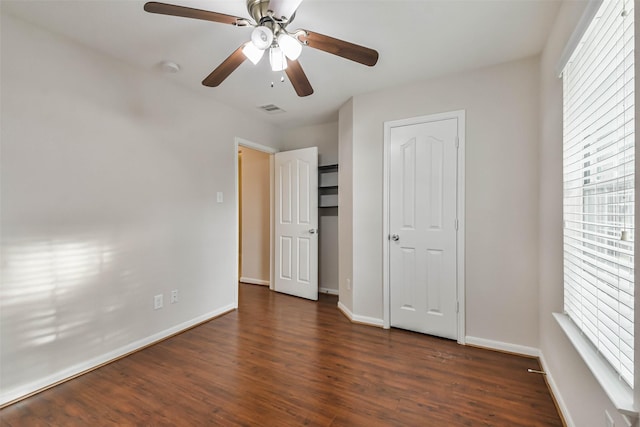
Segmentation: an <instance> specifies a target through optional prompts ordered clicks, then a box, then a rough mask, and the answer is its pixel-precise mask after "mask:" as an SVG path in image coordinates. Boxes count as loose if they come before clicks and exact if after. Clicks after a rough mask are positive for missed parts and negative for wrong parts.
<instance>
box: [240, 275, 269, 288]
mask: <svg viewBox="0 0 640 427" xmlns="http://www.w3.org/2000/svg"><path fill="white" fill-rule="evenodd" d="M240 282H242V283H248V284H250V285H262V286H269V281H268V280H262V279H253V278H251V277H243V276H240Z"/></svg>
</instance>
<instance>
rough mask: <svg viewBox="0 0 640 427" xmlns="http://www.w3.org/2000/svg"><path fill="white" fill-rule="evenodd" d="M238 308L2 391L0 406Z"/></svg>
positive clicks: (230, 307) (217, 312) (231, 307)
mask: <svg viewBox="0 0 640 427" xmlns="http://www.w3.org/2000/svg"><path fill="white" fill-rule="evenodd" d="M237 308H238V306H237V305H236V304H230V305H227V306H225V307H222V308H219V309H217V310H214V311H212V312H209V313H206V314H203V315H202V316H198V317H196V318H194V319H191V320H188V321H186V322H183V323H181V324H179V325H176V326H173V327H171V328H169V329H165V330H164V331H161V332H158V333H155V334H153V335H150V336H148V337H146V338H142V339H139V340H137V341H134V342H132V343H130V344H127V345H125V346H122V347H120V348H118V349H116V350H113V351H110V352H108V353H105V354H102V355H100V356H96V357H94V358H92V359H89V360H87V361H85V362H82V363H78V364H76V365H74V366H71V367H69V368H66V369H63V370H61V371H58V372H56V373H54V374H51V375H48V376H46V377H44V378H41V379H38V380H36V381H33V382H31V383H29V384H25V385H22V386H20V387H17V388H13V389H11V390H3V391H2V393H0V406H2V405H5V404H7V403H9V402H12V401H14V400H18V399H21V398H23V397H25V396H28V395H29V394H33V393H35V392H37V391H39V390H43V389H46V388H48V387H51V386H52V385H55V384H57V383H60V382H63V381H67V380H70V379H72V378H74V377H77V376H79V375H82V374H84V373H86V372H89V371H91V370H93V369H95V368H97V367H100V366H102V365H105V364H107V363H111V362H113V361H116V360H118V359H120V358H122V357H123V356H126V355H128V354H129V353H133V352H135V351H137V350H140V349H141V348H144V347H148V346H150V345H152V344H155V343H157V342H160V341H162V340H164V339H165V338H167V337H169V336H171V335H175V334H177V333H179V332H182V331H184V330H186V329H189V328H191V327H193V326H195V325H197V324H199V323H203V322H206V321H208V320H211V319H214V318H216V317H219V316H221V315H223V314H226V313H228V312H230V311H233V310H235V309H237Z"/></svg>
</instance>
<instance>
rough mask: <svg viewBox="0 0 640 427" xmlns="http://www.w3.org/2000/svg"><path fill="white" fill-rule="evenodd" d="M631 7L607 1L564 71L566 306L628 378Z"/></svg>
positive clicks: (632, 140)
mask: <svg viewBox="0 0 640 427" xmlns="http://www.w3.org/2000/svg"><path fill="white" fill-rule="evenodd" d="M633 7H634V2H633V1H632V0H610V1H608V0H605V1H603V2H602V4H601V5H600V7H599V9H598V10H597V12H596V14H595V16H594V18H593V19H592V21H591V23H590V24H589V26H588V27H587V29H586V31H585V32H584V34H583V35H582V38H581V39H580V41H579V42H578V44H577V47H576V48H575V50H574V52H573V53H572V55H571V57H570V59H569V61H568V62H567V64H566V66H565V68H564V69H563V71H562V79H563V86H564V95H563V97H564V107H563V109H564V118H563V175H564V310H565V312H566V313H567V314H568V316H569V317H570V318H571V320H573V322H574V323H575V324H576V325H577V326H578V328H579V329H580V330H581V333H582V334H583V335H584V336H586V337H587V338H588V339H589V340H590V341H591V343H592V344H593V345H594V346H595V348H596V349H597V351H598V353H600V355H601V356H602V357H604V358H605V359H606V360H607V361H608V362H609V363H610V364H611V366H612V367H613V368H614V369H615V370H616V372H617V373H618V374H619V375H620V377H621V378H622V379H623V380H624V381H625V382H626V383H627V384H628V385H629V386H631V387H633V375H634V373H633V369H634V368H633V367H634V360H633V352H634V335H633V328H634V326H633V319H634V313H633V311H634V243H633V242H634V239H635V228H634V203H635V187H634V175H635V167H634V164H635V132H634V108H635V105H634V96H635V95H634V22H633V14H634V12H633Z"/></svg>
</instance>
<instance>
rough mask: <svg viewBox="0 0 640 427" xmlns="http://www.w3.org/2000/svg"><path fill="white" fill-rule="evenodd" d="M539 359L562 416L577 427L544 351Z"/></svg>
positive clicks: (570, 425) (571, 425)
mask: <svg viewBox="0 0 640 427" xmlns="http://www.w3.org/2000/svg"><path fill="white" fill-rule="evenodd" d="M539 359H540V365H541V366H542V370H543V371H544V372H545V373H546V374H547V375H546V377H547V384H549V388H551V394H552V395H553V397H554V398H555V400H556V403H557V404H558V409H560V412H561V413H562V417H563V418H564V421H565V422H566V423H567V427H575V425H576V424H575V423H574V422H573V418H571V412H569V408H568V407H567V404H566V403H565V402H564V399H563V398H562V394H561V393H560V388H559V387H558V386H557V385H556V382H555V380H554V379H553V376H552V375H551V371H550V370H549V365H548V364H547V360H546V359H545V358H544V354H543V353H542V351H540V355H539Z"/></svg>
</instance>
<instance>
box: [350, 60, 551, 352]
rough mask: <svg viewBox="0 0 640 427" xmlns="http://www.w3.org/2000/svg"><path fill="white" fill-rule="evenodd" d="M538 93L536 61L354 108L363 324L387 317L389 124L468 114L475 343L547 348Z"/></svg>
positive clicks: (470, 321) (356, 260)
mask: <svg viewBox="0 0 640 427" xmlns="http://www.w3.org/2000/svg"><path fill="white" fill-rule="evenodd" d="M538 83H539V81H538V58H529V59H524V60H520V61H515V62H509V63H506V64H501V65H496V66H493V67H488V68H483V69H479V70H474V71H469V72H466V73H461V74H457V75H452V76H447V77H443V78H440V79H434V80H428V81H424V82H421V83H417V84H414V85H409V86H404V87H399V88H394V89H391V90H385V91H380V92H376V93H371V94H366V95H359V96H356V97H354V98H353V153H352V156H353V158H352V160H353V169H352V173H353V312H354V314H355V315H358V316H362V317H364V318H370V319H380V320H381V319H382V317H383V307H382V262H383V260H382V211H383V206H382V176H383V168H382V165H383V124H384V122H385V121H389V120H397V119H403V118H408V117H415V116H421V115H427V114H433V113H441V112H446V111H454V110H466V162H467V163H466V172H465V173H466V183H465V185H466V200H465V202H466V213H465V215H466V235H465V246H466V304H467V305H466V334H467V336H470V337H476V338H482V339H485V340H493V341H498V342H505V343H509V344H513V345H519V346H524V347H532V348H537V346H538V308H537V300H538V290H537V283H538V246H537V240H538V237H537V236H538V197H537V194H538V162H537V157H538V148H537V147H538V99H539V95H538V89H539V84H538ZM341 119H342V117H341ZM341 126H342V123H341ZM340 142H341V144H342V142H343V139H342V138H341V140H340ZM347 144H348V140H347ZM342 148H343V147H341V150H342ZM341 152H342V151H341ZM343 175H344V167H343ZM341 190H342V188H341ZM342 213H343V211H341V214H342ZM342 254H343V251H342V246H341V256H342ZM341 296H342V295H341Z"/></svg>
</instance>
